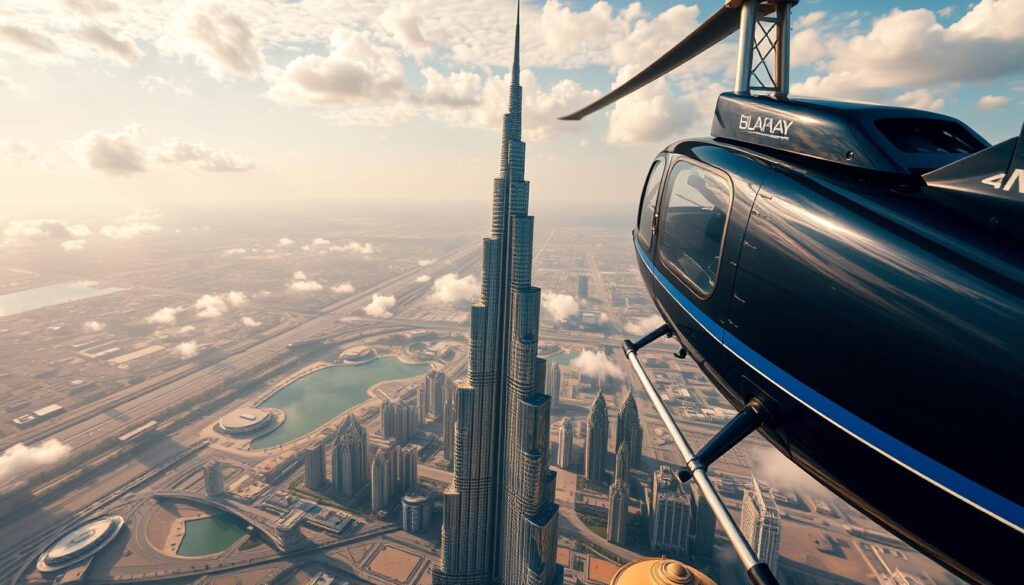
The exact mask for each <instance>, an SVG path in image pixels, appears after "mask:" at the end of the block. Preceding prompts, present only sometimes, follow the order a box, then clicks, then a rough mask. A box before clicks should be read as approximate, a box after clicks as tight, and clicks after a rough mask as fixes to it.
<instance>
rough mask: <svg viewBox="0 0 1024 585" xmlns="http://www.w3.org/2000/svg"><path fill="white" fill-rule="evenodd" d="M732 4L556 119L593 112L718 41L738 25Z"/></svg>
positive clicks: (737, 14)
mask: <svg viewBox="0 0 1024 585" xmlns="http://www.w3.org/2000/svg"><path fill="white" fill-rule="evenodd" d="M736 4H738V3H732V2H730V3H729V4H726V5H725V6H723V7H721V8H719V9H718V11H717V12H715V13H714V14H712V15H711V17H710V18H708V19H707V20H705V21H704V22H702V23H701V25H700V26H698V27H697V28H696V29H694V31H693V32H691V33H690V34H689V35H687V37H686V38H685V39H683V40H682V41H680V42H679V44H678V45H676V46H674V47H672V48H671V49H669V50H668V52H667V53H665V54H664V55H662V56H661V57H659V58H658V60H657V61H655V62H654V63H651V64H650V65H648V66H647V69H644V70H643V71H641V72H640V73H637V74H636V75H635V76H633V78H632V79H630V80H629V81H627V82H626V83H623V84H622V85H620V86H619V87H616V88H615V89H613V90H612V91H611V93H609V94H608V95H605V96H604V97H602V98H601V99H599V100H597V101H596V102H594V103H592V104H590V105H589V106H587V107H585V108H583V109H582V110H580V111H578V112H574V113H572V114H569V115H568V116H565V117H562V118H560V119H561V120H581V119H583V117H584V116H588V115H590V114H593V113H594V112H596V111H598V110H600V109H601V108H603V107H605V106H607V105H609V104H612V103H615V102H616V101H618V100H619V99H621V98H623V97H626V96H627V95H629V94H631V93H633V92H634V91H636V90H638V89H640V88H641V87H643V86H645V85H647V84H648V83H650V82H652V81H654V80H656V79H658V78H660V77H661V76H663V75H665V74H666V73H668V72H670V71H672V70H673V69H675V68H676V67H679V66H680V65H682V64H683V63H686V62H687V61H689V60H690V59H693V58H694V57H696V56H697V55H700V54H701V53H703V52H704V51H706V50H708V49H710V48H711V47H712V46H714V45H716V44H718V43H719V42H720V41H721V40H722V39H724V38H725V37H727V36H729V35H731V34H732V33H734V32H736V30H737V29H738V28H739V27H740V10H739V9H737V8H735V5H736Z"/></svg>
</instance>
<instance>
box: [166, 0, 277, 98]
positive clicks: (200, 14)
mask: <svg viewBox="0 0 1024 585" xmlns="http://www.w3.org/2000/svg"><path fill="white" fill-rule="evenodd" d="M238 8H241V6H239V7H238ZM159 45H160V47H161V48H162V49H163V50H164V51H165V52H168V53H171V54H176V55H181V56H189V57H192V58H194V59H195V61H196V63H198V64H200V65H202V66H203V67H205V68H206V70H207V72H208V73H209V74H210V76H211V77H213V78H214V79H219V80H223V79H226V78H229V77H240V78H244V79H255V78H257V77H258V76H259V73H260V71H261V70H262V69H263V66H264V60H263V53H262V52H261V50H260V42H259V40H258V39H257V38H256V36H255V35H254V34H253V32H252V29H251V28H250V27H249V23H248V22H247V21H246V20H245V18H243V17H242V16H241V15H240V14H239V13H238V12H236V11H235V10H234V7H228V6H227V5H225V4H224V3H221V2H213V1H206V0H193V1H190V2H188V3H187V4H186V5H185V7H184V8H183V9H180V10H178V11H177V19H176V20H175V21H174V24H173V26H172V27H171V30H170V32H169V34H168V35H166V36H164V37H163V38H161V39H160V43H159Z"/></svg>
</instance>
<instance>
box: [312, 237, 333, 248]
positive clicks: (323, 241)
mask: <svg viewBox="0 0 1024 585" xmlns="http://www.w3.org/2000/svg"><path fill="white" fill-rule="evenodd" d="M330 243H331V241H330V240H327V239H324V238H313V241H312V242H310V245H311V246H326V245H328V244H330Z"/></svg>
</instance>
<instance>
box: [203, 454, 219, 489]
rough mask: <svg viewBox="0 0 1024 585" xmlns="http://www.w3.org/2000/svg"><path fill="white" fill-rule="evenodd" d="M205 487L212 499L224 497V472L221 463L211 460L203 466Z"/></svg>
mask: <svg viewBox="0 0 1024 585" xmlns="http://www.w3.org/2000/svg"><path fill="white" fill-rule="evenodd" d="M203 486H204V487H205V488H206V495H208V496H210V497H214V498H215V497H218V496H222V495H224V470H223V469H222V468H221V465H220V461H217V460H214V459H211V460H209V461H207V462H206V463H205V464H203Z"/></svg>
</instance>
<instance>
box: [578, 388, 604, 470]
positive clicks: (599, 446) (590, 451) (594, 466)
mask: <svg viewBox="0 0 1024 585" xmlns="http://www.w3.org/2000/svg"><path fill="white" fill-rule="evenodd" d="M584 447H585V455H584V458H583V476H584V477H586V478H587V480H588V481H593V482H600V481H604V460H605V452H606V451H607V450H608V405H607V404H605V401H604V394H603V393H601V391H600V390H599V391H598V392H597V397H596V398H594V402H593V404H591V405H590V413H589V414H587V441H586V444H585V445H584Z"/></svg>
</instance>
